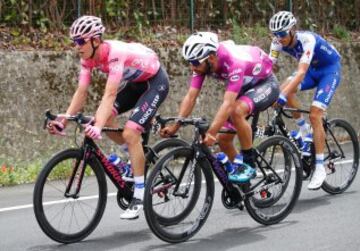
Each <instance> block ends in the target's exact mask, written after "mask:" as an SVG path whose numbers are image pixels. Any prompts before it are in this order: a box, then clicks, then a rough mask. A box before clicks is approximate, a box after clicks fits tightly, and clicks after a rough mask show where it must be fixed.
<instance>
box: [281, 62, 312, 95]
mask: <svg viewBox="0 0 360 251" xmlns="http://www.w3.org/2000/svg"><path fill="white" fill-rule="evenodd" d="M309 66H310V65H309V64H306V63H300V64H299V66H298V68H297V72H296V74H295V76H294V77H293V78H292V79H291V80H290V82H289V84H288V85H287V86H286V87H285V88H284V89H283V90H282V93H283V94H284V95H285V96H287V95H288V94H289V93H292V92H294V91H296V89H297V88H298V85H299V84H300V83H301V82H302V81H303V80H304V78H305V75H306V72H307V71H308V69H309Z"/></svg>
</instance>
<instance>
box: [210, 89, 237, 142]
mask: <svg viewBox="0 0 360 251" xmlns="http://www.w3.org/2000/svg"><path fill="white" fill-rule="evenodd" d="M237 95H238V93H236V92H233V91H226V92H225V95H224V101H223V103H222V104H221V106H220V108H219V110H218V111H217V113H216V115H215V117H214V120H213V122H212V124H211V126H210V128H209V130H208V132H207V133H209V134H210V135H212V136H215V135H216V134H217V132H218V131H219V130H220V129H221V127H222V126H223V125H224V123H225V122H226V120H227V119H228V118H229V116H230V114H231V113H232V110H233V109H234V105H235V101H236V97H237Z"/></svg>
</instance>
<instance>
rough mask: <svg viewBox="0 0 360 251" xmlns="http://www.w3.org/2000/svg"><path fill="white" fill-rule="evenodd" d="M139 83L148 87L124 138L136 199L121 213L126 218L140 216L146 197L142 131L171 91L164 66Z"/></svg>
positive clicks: (131, 116)
mask: <svg viewBox="0 0 360 251" xmlns="http://www.w3.org/2000/svg"><path fill="white" fill-rule="evenodd" d="M135 84H136V83H135ZM138 84H139V85H143V84H144V85H146V86H147V89H146V91H145V92H144V93H143V95H142V96H141V97H140V98H139V99H138V100H137V102H136V105H135V109H134V110H133V112H132V114H131V115H130V118H129V120H128V121H127V123H126V124H125V128H124V132H123V138H124V140H125V142H126V143H127V145H128V149H129V154H130V161H131V166H132V168H133V173H134V181H135V189H134V199H133V201H132V202H131V203H130V206H129V208H128V209H127V210H126V212H125V213H124V214H123V215H121V218H125V219H132V218H136V217H138V214H139V211H140V210H139V209H141V208H142V200H143V197H144V167H145V155H144V151H143V147H142V137H141V133H142V132H144V131H145V130H146V129H147V128H148V127H149V126H150V123H151V119H152V118H153V117H154V115H155V114H156V111H157V109H158V108H159V106H160V105H161V103H162V102H163V101H164V100H165V98H166V96H167V94H168V92H169V79H168V76H167V73H166V71H165V70H164V69H162V68H160V69H159V72H158V73H157V74H156V75H155V76H154V77H153V78H151V79H149V80H148V81H147V82H146V83H138Z"/></svg>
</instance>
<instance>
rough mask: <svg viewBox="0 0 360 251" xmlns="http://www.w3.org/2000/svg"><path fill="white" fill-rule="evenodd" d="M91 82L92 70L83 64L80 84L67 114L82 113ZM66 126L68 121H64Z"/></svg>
mask: <svg viewBox="0 0 360 251" xmlns="http://www.w3.org/2000/svg"><path fill="white" fill-rule="evenodd" d="M90 81H91V69H90V68H88V67H86V66H85V65H84V64H83V63H81V70H80V74H79V84H78V87H77V89H76V91H75V93H74V95H73V97H72V99H71V102H70V105H69V107H68V109H67V110H66V114H68V115H74V114H76V113H78V112H80V111H81V110H82V109H83V107H84V106H85V103H86V98H87V96H88V88H89V84H90ZM62 122H63V123H64V124H66V120H63V121H62Z"/></svg>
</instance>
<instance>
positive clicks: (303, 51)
mask: <svg viewBox="0 0 360 251" xmlns="http://www.w3.org/2000/svg"><path fill="white" fill-rule="evenodd" d="M295 36H296V41H297V42H296V45H295V46H294V47H293V48H290V47H284V46H282V45H281V43H280V42H279V41H278V40H277V39H276V38H274V39H273V41H272V43H271V46H270V58H271V60H272V61H273V63H274V64H275V63H276V62H277V59H278V57H279V52H281V51H285V52H286V53H288V54H290V55H291V56H292V57H294V58H296V59H297V60H298V61H299V63H305V64H309V65H310V66H312V67H315V68H319V67H326V66H328V65H333V64H336V63H338V62H339V61H340V59H341V56H340V54H339V52H338V51H337V50H336V49H335V47H334V46H333V45H332V44H330V43H329V42H327V41H326V40H325V39H324V38H322V37H321V36H319V35H318V34H316V33H313V32H309V31H297V32H296V33H295Z"/></svg>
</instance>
